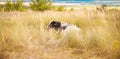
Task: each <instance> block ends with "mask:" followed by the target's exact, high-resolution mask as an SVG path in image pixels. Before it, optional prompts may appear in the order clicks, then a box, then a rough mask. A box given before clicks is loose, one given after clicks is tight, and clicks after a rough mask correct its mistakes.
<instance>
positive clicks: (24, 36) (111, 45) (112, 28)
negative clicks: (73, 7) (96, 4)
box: [0, 8, 120, 59]
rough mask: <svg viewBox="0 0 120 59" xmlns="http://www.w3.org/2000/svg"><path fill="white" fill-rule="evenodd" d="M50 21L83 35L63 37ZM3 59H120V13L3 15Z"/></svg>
mask: <svg viewBox="0 0 120 59" xmlns="http://www.w3.org/2000/svg"><path fill="white" fill-rule="evenodd" d="M50 20H57V21H64V22H68V23H70V24H76V25H77V26H78V27H79V28H80V29H81V32H80V33H79V34H73V33H72V34H71V35H68V36H67V37H62V35H61V34H60V33H57V32H56V31H54V30H50V31H48V30H47V29H46V27H47V25H48V23H49V21H50ZM0 59H120V11H119V10H116V9H111V10H106V11H105V12H100V11H97V10H92V9H89V8H88V9H84V8H83V10H79V11H61V12H58V11H45V12H0Z"/></svg>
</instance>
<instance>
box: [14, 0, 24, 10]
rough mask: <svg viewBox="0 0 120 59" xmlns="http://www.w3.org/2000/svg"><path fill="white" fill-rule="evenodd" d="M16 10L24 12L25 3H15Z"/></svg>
mask: <svg viewBox="0 0 120 59" xmlns="http://www.w3.org/2000/svg"><path fill="white" fill-rule="evenodd" d="M14 9H15V10H18V11H24V6H23V2H22V1H20V0H18V1H17V2H16V3H14Z"/></svg>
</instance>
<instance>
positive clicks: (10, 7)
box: [4, 0, 24, 11]
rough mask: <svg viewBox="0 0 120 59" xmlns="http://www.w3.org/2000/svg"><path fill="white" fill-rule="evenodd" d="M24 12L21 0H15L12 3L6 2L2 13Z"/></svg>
mask: <svg viewBox="0 0 120 59" xmlns="http://www.w3.org/2000/svg"><path fill="white" fill-rule="evenodd" d="M14 10H17V11H24V7H23V2H22V1H21V0H17V1H16V2H14V3H11V2H10V1H7V2H6V3H5V5H4V11H14Z"/></svg>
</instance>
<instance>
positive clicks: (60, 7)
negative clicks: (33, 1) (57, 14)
mask: <svg viewBox="0 0 120 59" xmlns="http://www.w3.org/2000/svg"><path fill="white" fill-rule="evenodd" d="M57 11H65V7H64V6H58V7H57Z"/></svg>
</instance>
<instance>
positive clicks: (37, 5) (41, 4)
mask: <svg viewBox="0 0 120 59" xmlns="http://www.w3.org/2000/svg"><path fill="white" fill-rule="evenodd" d="M51 6H52V5H51V2H50V0H32V3H31V4H30V8H31V9H32V10H37V11H44V10H49V9H51Z"/></svg>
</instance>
